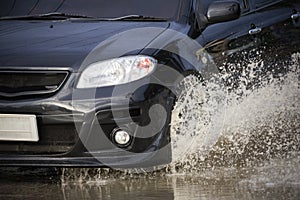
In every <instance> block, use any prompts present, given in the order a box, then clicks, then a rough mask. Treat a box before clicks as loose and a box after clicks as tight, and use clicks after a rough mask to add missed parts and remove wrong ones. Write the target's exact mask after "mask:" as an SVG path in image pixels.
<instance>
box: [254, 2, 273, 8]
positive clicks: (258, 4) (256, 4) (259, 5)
mask: <svg viewBox="0 0 300 200" xmlns="http://www.w3.org/2000/svg"><path fill="white" fill-rule="evenodd" d="M273 2H274V0H254V4H255V7H256V8H258V7H261V6H265V5H267V4H269V3H273Z"/></svg>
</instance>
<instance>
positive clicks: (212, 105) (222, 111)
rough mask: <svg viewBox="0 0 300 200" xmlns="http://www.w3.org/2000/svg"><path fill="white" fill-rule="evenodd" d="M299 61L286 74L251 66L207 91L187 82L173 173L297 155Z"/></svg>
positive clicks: (175, 131) (286, 66)
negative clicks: (295, 153)
mask: <svg viewBox="0 0 300 200" xmlns="http://www.w3.org/2000/svg"><path fill="white" fill-rule="evenodd" d="M299 58H300V54H294V55H293V56H292V61H290V62H285V63H282V65H281V66H282V70H281V71H280V70H278V66H276V67H274V69H276V71H275V70H274V71H272V70H270V71H268V72H265V71H264V70H263V69H264V68H265V66H264V62H262V61H258V62H252V63H250V64H248V65H247V66H246V67H244V68H242V69H239V70H237V69H236V68H235V70H236V71H235V72H234V73H223V74H222V75H220V76H216V77H215V78H214V79H212V80H210V81H209V82H207V83H206V84H205V85H203V84H199V82H197V80H196V79H195V78H193V77H189V78H187V79H186V80H185V83H184V85H186V90H185V91H184V92H183V94H182V95H181V97H180V98H179V100H178V102H177V104H176V106H175V108H174V112H173V116H172V117H173V119H174V120H173V121H172V123H173V124H172V139H173V141H172V145H173V158H174V162H173V163H172V164H171V167H170V169H171V171H172V172H173V173H174V172H175V173H178V172H185V173H186V172H191V171H194V170H196V171H197V170H201V168H207V167H208V168H212V167H218V166H227V167H236V166H249V165H253V164H255V163H256V164H257V163H258V162H259V161H263V160H268V159H272V158H276V157H283V156H287V155H290V154H293V152H298V151H299V150H300V144H299V141H300V124H299V119H300V104H299V103H300V90H299ZM238 67H239V66H238ZM268 67H269V66H268ZM236 77H239V78H238V79H237V78H236Z"/></svg>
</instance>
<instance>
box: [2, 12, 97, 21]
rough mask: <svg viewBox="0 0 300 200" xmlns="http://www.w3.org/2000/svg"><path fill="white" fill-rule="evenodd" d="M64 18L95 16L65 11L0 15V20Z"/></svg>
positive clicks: (88, 17) (89, 17)
mask: <svg viewBox="0 0 300 200" xmlns="http://www.w3.org/2000/svg"><path fill="white" fill-rule="evenodd" d="M15 19H20V20H65V19H96V18H95V17H91V16H86V15H76V14H67V13H59V12H53V13H46V14H39V15H23V16H7V17H0V20H15Z"/></svg>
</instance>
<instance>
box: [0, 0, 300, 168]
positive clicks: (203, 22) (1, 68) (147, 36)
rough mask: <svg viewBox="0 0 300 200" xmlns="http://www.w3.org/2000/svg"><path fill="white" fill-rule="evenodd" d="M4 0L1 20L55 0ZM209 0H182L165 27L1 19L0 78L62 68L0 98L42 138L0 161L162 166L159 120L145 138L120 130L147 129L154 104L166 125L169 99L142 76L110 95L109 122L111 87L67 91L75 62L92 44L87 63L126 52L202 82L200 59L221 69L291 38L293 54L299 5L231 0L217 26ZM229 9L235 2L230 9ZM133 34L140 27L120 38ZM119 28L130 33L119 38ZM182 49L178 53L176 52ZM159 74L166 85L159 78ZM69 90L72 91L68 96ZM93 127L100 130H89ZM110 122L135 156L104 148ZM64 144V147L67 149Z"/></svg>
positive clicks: (2, 108)
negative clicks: (34, 88) (42, 91)
mask: <svg viewBox="0 0 300 200" xmlns="http://www.w3.org/2000/svg"><path fill="white" fill-rule="evenodd" d="M3 2H4V3H1V5H2V4H3V7H2V9H1V12H0V15H1V16H5V15H9V16H12V15H14V14H16V13H28V12H31V14H36V13H35V10H34V9H33V8H34V6H37V7H38V8H39V11H40V12H41V13H43V12H53V11H56V10H57V9H58V8H59V7H60V5H61V3H62V1H60V0H56V1H53V0H52V2H53V3H52V4H47V3H46V0H44V1H42V0H41V1H40V3H39V4H37V5H36V3H37V2H36V1H30V2H27V1H26V3H25V4H24V1H19V2H22V3H21V4H22V5H23V4H24V5H23V6H21V4H18V5H15V6H14V5H12V3H11V1H3ZM213 2H216V1H213V0H190V1H182V5H181V9H180V12H178V16H177V17H175V18H171V19H168V20H166V21H148V20H147V21H142V20H132V21H97V20H13V19H10V20H1V21H0V73H3V74H4V72H8V71H9V72H21V73H22V72H28V71H39V72H49V71H62V72H68V73H69V75H68V79H67V80H66V81H65V83H64V84H63V85H62V86H61V88H60V89H59V90H58V91H55V92H54V93H51V94H50V95H42V96H39V95H26V94H24V95H19V96H18V95H16V96H15V97H14V98H9V97H3V96H0V113H11V114H14V113H15V114H35V115H36V116H37V119H38V126H39V133H40V134H43V137H41V138H42V140H41V141H40V142H39V143H37V144H33V143H26V142H24V143H18V142H10V143H9V142H1V143H0V165H2V166H31V165H35V166H104V165H108V166H110V167H114V166H118V167H132V166H135V167H136V166H138V167H141V166H148V165H158V164H164V163H168V162H170V159H171V150H170V148H167V149H165V151H164V152H160V153H159V154H157V150H159V149H161V148H162V147H164V146H166V145H167V144H168V143H169V142H170V137H169V124H168V123H166V124H165V125H164V127H163V129H162V130H161V131H160V132H158V133H156V134H155V135H154V136H153V137H149V138H147V139H141V138H139V137H138V136H139V134H144V133H142V132H139V130H137V127H136V126H131V125H130V124H128V123H129V121H130V120H133V121H135V122H136V123H137V124H139V125H145V124H147V123H148V122H149V117H148V111H149V108H150V107H151V106H152V105H154V104H160V105H162V106H163V107H164V108H165V109H166V110H167V112H168V118H167V122H169V121H170V113H171V110H172V106H173V103H174V99H175V97H174V95H173V94H172V92H171V91H170V90H169V89H167V88H165V87H164V86H160V85H155V84H150V82H151V78H150V77H146V78H145V79H143V80H140V82H137V83H135V84H140V85H143V87H140V88H139V89H138V90H136V91H129V90H128V87H127V86H124V89H123V90H122V92H120V93H118V94H115V96H114V98H116V99H118V101H117V102H118V105H117V107H118V109H119V112H118V115H117V116H114V117H112V114H111V103H112V100H111V97H112V94H113V93H112V91H113V89H114V87H105V88H99V89H97V90H96V91H95V96H94V97H95V99H96V100H94V99H92V98H91V96H90V93H91V92H93V91H92V90H89V89H84V90H83V89H76V83H77V81H78V78H79V77H80V74H81V71H82V69H83V68H84V66H85V65H88V64H90V63H84V61H85V58H86V57H87V56H88V55H89V54H90V53H91V51H93V50H94V49H95V48H96V47H97V48H98V49H99V51H98V52H97V53H98V54H97V55H98V57H97V59H96V60H91V61H89V62H95V61H100V60H107V59H111V58H116V57H120V56H125V55H138V54H141V55H149V56H152V57H154V58H156V59H157V60H158V61H159V64H163V65H167V66H169V67H171V68H172V69H175V70H176V71H178V72H180V73H181V74H183V75H187V74H190V73H193V74H200V75H201V76H202V78H209V77H210V75H211V74H213V73H216V72H217V71H218V70H217V68H216V67H215V66H213V65H209V64H208V63H205V62H202V58H203V57H204V56H207V58H208V59H210V58H213V59H214V61H215V62H216V63H222V62H223V61H224V59H225V60H226V59H227V60H230V59H235V58H238V55H239V53H240V52H241V51H246V52H247V51H249V50H250V49H254V48H259V47H260V46H267V47H272V48H273V47H276V48H280V45H286V44H287V43H289V44H290V43H291V42H292V43H293V47H294V50H295V51H297V50H299V43H300V40H299V37H300V34H299V32H300V31H299V20H298V19H297V15H296V14H297V13H299V12H300V5H299V3H298V1H296V0H290V1H272V2H270V1H268V3H266V4H259V5H258V4H256V3H255V0H240V1H238V2H239V4H240V9H241V11H242V14H241V16H240V17H239V18H238V19H235V20H231V21H228V20H229V19H233V18H236V17H237V16H227V17H226V16H224V12H222V13H221V14H222V16H224V18H223V20H222V18H220V16H219V17H218V16H217V15H214V16H207V13H210V12H208V11H209V7H210V6H211V5H212V3H213ZM220 4H222V3H220ZM234 5H235V6H237V3H234ZM212 8H214V7H213V6H212V7H211V9H212ZM214 9H216V8H214ZM235 11H236V10H235ZM234 13H237V12H234ZM293 15H294V18H292V16H293ZM212 17H214V20H213V21H218V22H219V21H222V22H220V23H209V18H211V20H212ZM147 28H148V29H147ZM132 30H134V31H136V30H145V31H144V32H143V34H138V35H134V37H129V36H130V34H131V33H130V31H132ZM148 30H151V31H148ZM171 30H173V31H171ZM126 32H129V33H130V34H128V35H126V34H125V35H123V37H122V34H123V33H126ZM174 32H175V33H174ZM185 38H188V39H189V41H192V42H194V43H195V44H197V45H187V44H186V43H182V42H181V40H182V39H185ZM107 41H109V42H107ZM99 44H100V45H99ZM128 49H130V51H128ZM168 49H172V50H174V52H170V51H168ZM182 51H183V52H185V54H184V55H185V56H182V55H180V53H179V52H182ZM176 52H177V53H176ZM268 55H270V54H266V56H268ZM83 63H84V64H85V65H83ZM82 66H83V68H82ZM155 73H156V74H157V77H162V79H163V81H164V83H166V84H170V85H172V86H174V87H175V86H176V81H177V80H175V79H172V76H171V75H169V74H168V76H165V75H164V73H165V72H164V71H160V70H157V71H156V72H155ZM166 77H170V79H168V80H166ZM74 93H77V94H80V95H78V97H77V98H76V96H75V97H74V95H73V94H74ZM128 99H130V109H129V110H130V112H131V113H130V114H131V116H130V118H126V117H125V118H124V116H123V115H122V113H123V112H124V110H126V109H127V106H128V105H127V103H126V102H127V101H125V100H128ZM72 101H75V102H76V104H77V107H76V108H75V107H73V106H72V103H73V102H72ZM93 101H95V108H94V109H93V110H92V111H90V110H89V108H88V107H86V105H89V104H90V103H91V102H93ZM158 116H159V115H158ZM97 122H98V124H100V125H101V128H102V129H103V130H105V134H102V135H99V134H97V133H98V132H99V130H98V127H97ZM116 122H119V123H118V124H120V123H121V124H122V126H124V127H126V128H128V129H131V130H132V131H133V132H135V136H136V138H135V140H134V142H133V144H132V146H130V147H129V148H127V149H126V151H128V152H129V153H130V152H134V153H136V154H135V155H134V156H132V155H131V154H126V153H124V151H120V149H119V148H118V147H117V146H116V145H114V144H113V143H107V142H103V141H107V138H108V139H109V138H110V133H111V132H112V131H113V130H114V129H115V128H116ZM75 125H76V126H77V127H80V131H79V132H78V133H77V131H76V130H75V129H74V127H75ZM58 132H60V133H61V134H62V135H63V134H65V135H69V138H68V137H62V138H64V139H61V140H60V139H59V138H60V137H57V135H55V133H56V134H57V133H58ZM72 133H75V136H74V135H72ZM78 134H80V136H81V137H80V139H79V137H78ZM43 138H44V139H43ZM49 138H50V139H49ZM55 138H56V139H55ZM57 138H58V139H57ZM70 138H71V139H70ZM59 140H60V141H59ZM69 140H70V141H71V143H70V145H69V146H68V145H67V143H68V141H69ZM82 140H85V144H86V145H88V146H89V147H90V148H89V149H86V148H85V145H83V142H82ZM59 142H60V144H62V145H61V146H60V147H61V148H60V149H55V148H54V147H58V146H59V145H57V143H59ZM91 153H92V154H91ZM95 156H96V158H95ZM97 158H98V159H97ZM99 159H100V160H102V161H105V162H104V163H105V164H103V163H101V162H99Z"/></svg>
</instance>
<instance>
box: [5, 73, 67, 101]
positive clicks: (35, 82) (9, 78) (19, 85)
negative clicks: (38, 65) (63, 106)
mask: <svg viewBox="0 0 300 200" xmlns="http://www.w3.org/2000/svg"><path fill="white" fill-rule="evenodd" d="M67 77H68V72H66V71H0V96H2V97H6V98H13V97H19V96H28V95H42V94H51V93H54V92H56V91H58V90H59V89H60V87H61V86H62V85H63V83H64V82H65V81H66V79H67Z"/></svg>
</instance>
